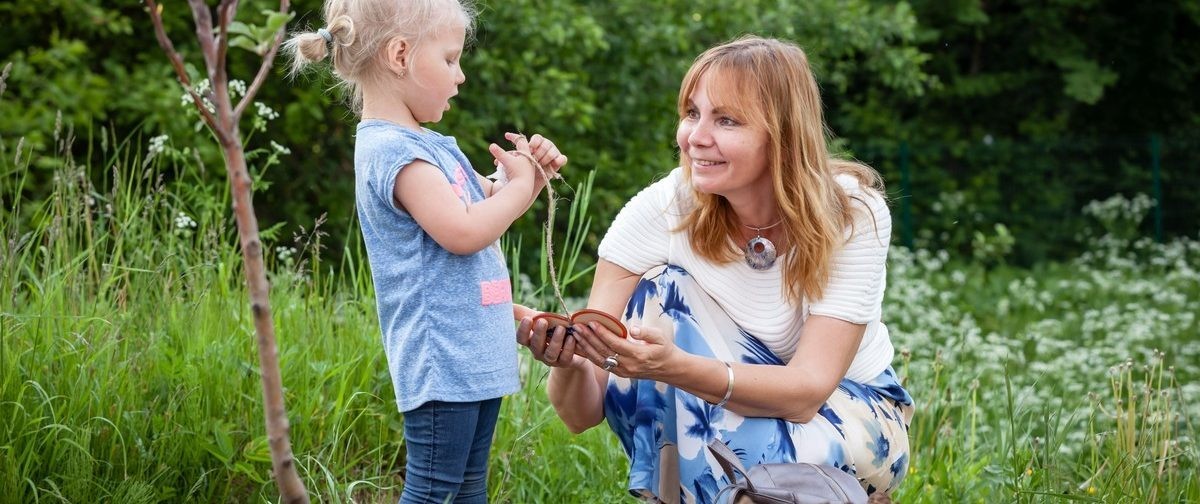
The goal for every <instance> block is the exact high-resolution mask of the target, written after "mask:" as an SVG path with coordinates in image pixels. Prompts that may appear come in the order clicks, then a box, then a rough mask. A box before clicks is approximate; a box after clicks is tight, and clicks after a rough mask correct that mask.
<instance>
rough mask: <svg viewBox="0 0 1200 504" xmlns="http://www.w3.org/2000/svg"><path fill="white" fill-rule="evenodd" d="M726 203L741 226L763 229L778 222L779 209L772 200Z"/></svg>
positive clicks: (730, 201) (732, 201) (762, 199)
mask: <svg viewBox="0 0 1200 504" xmlns="http://www.w3.org/2000/svg"><path fill="white" fill-rule="evenodd" d="M728 201H729V205H730V207H731V208H732V209H733V215H734V216H735V217H736V218H737V220H738V222H739V223H740V224H742V225H743V226H747V227H752V228H755V227H757V228H765V227H767V226H770V225H772V224H775V223H777V222H779V209H778V208H777V207H776V206H775V204H774V198H761V199H757V200H755V201H740V202H739V201H734V200H728Z"/></svg>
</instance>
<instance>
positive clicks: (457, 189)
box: [450, 165, 471, 203]
mask: <svg viewBox="0 0 1200 504" xmlns="http://www.w3.org/2000/svg"><path fill="white" fill-rule="evenodd" d="M450 187H453V188H454V195H455V196H458V199H461V200H463V202H465V203H470V202H471V199H470V198H468V197H467V174H466V173H464V172H463V167H462V165H458V167H457V168H455V169H454V182H452V183H451V184H450Z"/></svg>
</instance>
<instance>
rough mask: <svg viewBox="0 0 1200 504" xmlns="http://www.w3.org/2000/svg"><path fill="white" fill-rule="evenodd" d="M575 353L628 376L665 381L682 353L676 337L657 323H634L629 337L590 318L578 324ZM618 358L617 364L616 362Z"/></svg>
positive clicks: (611, 370) (602, 367)
mask: <svg viewBox="0 0 1200 504" xmlns="http://www.w3.org/2000/svg"><path fill="white" fill-rule="evenodd" d="M574 339H575V341H576V345H575V353H576V354H577V355H580V356H582V357H583V358H584V359H587V360H588V361H590V362H592V363H594V364H595V365H597V366H600V368H601V369H604V370H605V371H608V372H610V373H613V374H616V375H617V376H621V377H625V378H645V379H651V380H658V381H664V380H662V378H664V377H665V376H666V375H667V372H668V371H669V370H670V369H671V368H670V364H669V363H670V362H672V360H673V359H674V358H675V357H676V356H677V355H678V353H679V347H677V346H675V340H674V338H672V337H670V336H668V335H666V334H664V333H663V331H662V330H661V329H658V328H656V327H641V326H630V327H629V338H622V337H621V336H620V335H618V334H616V333H613V332H612V331H609V330H608V329H607V328H605V327H604V326H602V325H600V324H598V323H596V322H589V323H588V324H587V325H579V324H577V325H575V334H574ZM614 361H615V364H613V363H614Z"/></svg>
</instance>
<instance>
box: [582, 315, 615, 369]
mask: <svg viewBox="0 0 1200 504" xmlns="http://www.w3.org/2000/svg"><path fill="white" fill-rule="evenodd" d="M597 343H598V339H597V337H596V335H595V334H593V333H592V331H591V330H589V329H588V328H587V326H582V325H576V326H575V348H576V351H575V353H577V354H579V355H580V356H582V357H583V358H585V359H587V360H589V361H591V362H592V363H593V364H596V365H597V366H599V365H600V362H602V361H604V358H605V357H607V356H609V355H612V354H611V353H610V354H606V355H601V354H602V352H603V350H606V349H601V348H600V347H599V346H598V345H597Z"/></svg>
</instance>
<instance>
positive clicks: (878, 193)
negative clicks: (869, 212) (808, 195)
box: [833, 173, 887, 209]
mask: <svg viewBox="0 0 1200 504" xmlns="http://www.w3.org/2000/svg"><path fill="white" fill-rule="evenodd" d="M833 180H834V182H837V184H838V186H839V187H841V189H842V192H843V193H845V194H846V196H849V197H850V199H851V205H854V206H865V207H868V208H871V209H876V208H884V209H886V208H887V197H886V196H885V195H884V194H883V192H882V190H881V189H880V188H876V187H872V186H870V185H867V184H866V183H864V182H863V181H862V180H859V178H858V177H856V176H855V175H854V174H851V173H839V174H837V175H835V176H834V177H833Z"/></svg>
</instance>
